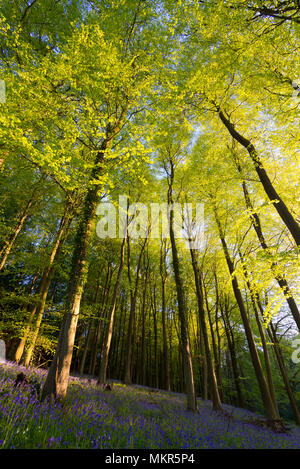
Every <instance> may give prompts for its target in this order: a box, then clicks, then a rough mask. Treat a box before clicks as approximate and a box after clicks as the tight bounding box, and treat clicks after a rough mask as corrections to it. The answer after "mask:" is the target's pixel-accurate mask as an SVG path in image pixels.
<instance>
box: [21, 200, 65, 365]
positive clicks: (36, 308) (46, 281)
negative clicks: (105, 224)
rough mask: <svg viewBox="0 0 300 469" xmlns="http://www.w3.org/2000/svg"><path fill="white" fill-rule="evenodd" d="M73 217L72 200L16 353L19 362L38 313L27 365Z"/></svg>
mask: <svg viewBox="0 0 300 469" xmlns="http://www.w3.org/2000/svg"><path fill="white" fill-rule="evenodd" d="M72 219H73V214H72V211H71V206H70V202H69V201H67V202H66V205H65V210H64V214H63V217H62V219H61V221H60V225H59V230H58V232H57V234H56V237H55V240H54V243H53V245H52V250H51V254H50V257H49V259H48V265H47V267H45V268H44V270H43V274H42V278H41V281H40V284H39V287H38V300H37V301H36V302H35V303H34V305H33V306H32V308H31V310H30V314H29V318H28V321H27V325H26V328H25V331H24V334H23V337H22V338H21V340H20V343H19V345H18V348H17V350H16V353H15V360H16V362H17V363H19V361H20V360H21V358H22V355H23V353H24V348H25V345H26V342H27V340H28V337H29V335H30V333H31V329H32V323H33V321H34V318H35V316H36V315H37V318H36V321H35V325H34V331H33V332H32V335H31V337H30V344H29V348H28V349H27V351H26V355H25V366H29V363H30V360H31V356H32V353H33V350H34V347H35V343H36V339H37V336H38V333H39V328H40V324H41V321H42V318H43V314H44V309H45V304H46V299H47V295H48V291H49V287H50V283H51V279H52V276H53V272H54V262H55V259H57V257H58V255H59V252H60V249H61V247H62V245H63V243H64V242H65V240H66V238H67V235H68V232H69V229H70V225H71V222H72Z"/></svg>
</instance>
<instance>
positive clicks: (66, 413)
mask: <svg viewBox="0 0 300 469" xmlns="http://www.w3.org/2000/svg"><path fill="white" fill-rule="evenodd" d="M20 371H23V372H24V373H25V374H27V375H28V376H29V377H30V378H33V379H35V380H38V381H39V382H40V383H41V385H43V382H44V380H45V377H46V371H45V370H40V369H34V368H30V369H26V368H24V367H22V366H17V365H16V364H13V363H10V362H7V363H1V364H0V448H91V449H102V448H108V449H121V448H130V449H133V448H136V449H137V448H145V449H196V448H200V449H205V448H207V449H219V448H220V449H221V448H226V449H229V448H232V449H233V448H250V449H254V448H270V449H271V448H272V449H285V448H291V449H293V448H294V449H297V448H298V449H299V448H300V429H299V428H297V427H292V428H291V430H290V432H289V433H286V434H285V433H282V434H278V433H274V432H272V431H270V430H268V429H267V428H261V427H258V426H256V425H254V424H251V423H249V420H250V419H254V418H257V415H255V414H253V413H252V412H249V411H247V410H244V409H237V408H234V407H231V406H228V405H224V409H225V410H226V412H227V415H231V416H232V418H230V419H228V418H227V417H226V416H224V415H223V414H221V413H216V412H214V411H213V410H212V408H211V402H209V401H201V400H199V401H198V405H199V412H198V413H191V412H188V411H187V410H186V403H185V396H184V395H181V394H178V393H171V392H166V391H158V392H156V393H151V392H149V389H148V388H143V387H141V386H124V385H122V384H120V383H115V384H114V388H113V391H112V392H107V391H104V390H102V389H101V388H99V387H98V386H97V384H96V380H89V381H88V380H86V379H80V378H78V377H70V383H69V388H68V393H67V397H66V398H65V399H64V401H61V402H57V403H55V404H53V403H50V402H47V401H46V402H40V401H39V400H38V399H37V397H36V396H35V395H32V394H31V393H30V392H29V390H28V389H27V388H26V386H25V387H19V388H15V387H14V381H15V378H16V375H17V374H18V373H19V372H20Z"/></svg>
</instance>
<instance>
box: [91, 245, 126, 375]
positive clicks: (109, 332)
mask: <svg viewBox="0 0 300 469" xmlns="http://www.w3.org/2000/svg"><path fill="white" fill-rule="evenodd" d="M125 245H126V236H124V238H123V241H122V245H121V254H120V264H119V269H118V273H117V278H116V281H115V284H114V290H113V296H112V306H111V308H110V310H109V314H108V318H107V320H108V327H107V329H106V332H105V336H104V341H103V354H102V357H101V363H100V370H99V377H98V384H103V383H105V381H106V372H107V364H108V355H109V351H110V344H111V339H112V333H113V325H114V315H115V310H116V304H117V299H118V293H119V285H120V281H121V275H122V271H123V267H124V259H125Z"/></svg>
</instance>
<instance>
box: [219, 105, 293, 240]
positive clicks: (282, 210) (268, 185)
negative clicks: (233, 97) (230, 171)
mask: <svg viewBox="0 0 300 469" xmlns="http://www.w3.org/2000/svg"><path fill="white" fill-rule="evenodd" d="M218 114H219V117H220V119H221V121H222V122H223V124H224V125H225V127H226V128H227V130H228V132H229V133H230V135H231V136H232V137H233V138H234V139H235V140H236V141H237V142H239V143H240V144H241V145H242V146H243V147H244V148H245V149H246V150H247V151H248V153H249V155H250V158H251V160H252V162H253V163H254V168H255V171H256V173H257V175H258V177H259V180H260V182H261V184H262V186H263V188H264V190H265V192H266V194H267V196H268V198H269V200H270V201H271V202H272V203H273V205H274V207H275V209H276V210H277V213H278V215H279V216H280V218H281V220H282V221H283V223H284V224H285V226H286V227H287V229H288V230H289V232H290V233H291V235H292V237H293V239H294V241H295V243H296V246H300V226H299V225H298V223H297V222H296V220H295V218H294V217H293V215H292V214H291V212H290V211H289V209H288V207H287V206H286V204H285V203H284V202H283V200H282V199H281V197H280V196H279V194H278V193H277V191H276V189H275V188H274V186H273V184H272V182H271V180H270V178H269V176H268V174H267V172H266V170H265V168H264V167H263V164H262V161H261V159H260V157H259V155H258V153H257V150H256V148H255V146H254V145H253V143H251V141H250V140H248V139H247V138H245V137H243V136H242V135H241V134H240V133H239V132H238V131H237V130H236V129H235V128H234V124H232V122H230V120H229V119H228V118H227V117H226V116H225V114H224V113H223V111H222V110H221V109H220V108H218Z"/></svg>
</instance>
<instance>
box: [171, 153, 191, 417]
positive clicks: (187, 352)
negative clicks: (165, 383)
mask: <svg viewBox="0 0 300 469" xmlns="http://www.w3.org/2000/svg"><path fill="white" fill-rule="evenodd" d="M169 163H170V175H169V181H168V185H169V189H168V207H169V232H170V241H171V249H172V261H173V271H174V277H175V284H176V292H177V305H178V312H179V320H180V329H181V344H182V355H183V370H184V381H185V387H186V394H187V408H188V410H192V411H196V410H197V400H196V392H195V383H194V373H193V363H192V355H191V349H190V339H189V331H188V314H187V307H186V299H185V295H184V289H183V282H182V276H181V272H180V264H179V258H178V252H177V246H176V241H175V234H174V211H173V210H172V205H173V199H172V191H173V182H174V162H173V160H172V159H170V161H169Z"/></svg>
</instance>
